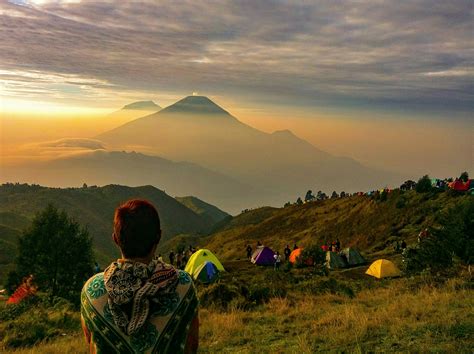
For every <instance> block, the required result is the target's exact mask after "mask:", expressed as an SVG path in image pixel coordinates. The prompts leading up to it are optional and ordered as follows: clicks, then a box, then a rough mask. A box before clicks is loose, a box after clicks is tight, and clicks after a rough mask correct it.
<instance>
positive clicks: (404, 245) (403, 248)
mask: <svg viewBox="0 0 474 354" xmlns="http://www.w3.org/2000/svg"><path fill="white" fill-rule="evenodd" d="M401 248H402V251H403V250H405V248H407V243H406V242H405V240H403V241H402V245H401Z"/></svg>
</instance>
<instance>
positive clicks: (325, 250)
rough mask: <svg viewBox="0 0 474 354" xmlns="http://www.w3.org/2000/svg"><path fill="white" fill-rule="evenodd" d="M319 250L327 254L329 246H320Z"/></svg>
mask: <svg viewBox="0 0 474 354" xmlns="http://www.w3.org/2000/svg"><path fill="white" fill-rule="evenodd" d="M321 249H322V250H323V251H324V252H327V251H329V246H328V245H326V244H324V245H322V246H321Z"/></svg>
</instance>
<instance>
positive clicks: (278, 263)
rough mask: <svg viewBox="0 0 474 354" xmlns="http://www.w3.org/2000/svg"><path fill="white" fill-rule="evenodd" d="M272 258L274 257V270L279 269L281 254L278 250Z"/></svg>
mask: <svg viewBox="0 0 474 354" xmlns="http://www.w3.org/2000/svg"><path fill="white" fill-rule="evenodd" d="M273 258H275V265H274V266H275V268H274V269H275V270H279V269H280V264H281V256H280V252H278V251H277V253H276V254H275V255H274V256H273Z"/></svg>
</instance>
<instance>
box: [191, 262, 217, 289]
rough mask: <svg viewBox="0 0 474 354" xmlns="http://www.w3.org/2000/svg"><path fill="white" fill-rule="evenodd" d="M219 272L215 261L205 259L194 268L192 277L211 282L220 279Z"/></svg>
mask: <svg viewBox="0 0 474 354" xmlns="http://www.w3.org/2000/svg"><path fill="white" fill-rule="evenodd" d="M219 273H220V272H219V270H218V269H217V267H216V266H215V264H214V263H212V262H210V261H205V262H204V263H202V264H201V265H200V266H199V267H197V268H196V269H195V270H194V272H193V274H192V277H193V279H194V280H197V281H200V282H201V283H204V284H210V283H214V282H215V281H216V280H217V279H219Z"/></svg>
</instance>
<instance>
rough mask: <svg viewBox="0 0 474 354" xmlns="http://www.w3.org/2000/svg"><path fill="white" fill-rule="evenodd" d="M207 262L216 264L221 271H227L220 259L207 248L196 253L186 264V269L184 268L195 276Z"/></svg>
mask: <svg viewBox="0 0 474 354" xmlns="http://www.w3.org/2000/svg"><path fill="white" fill-rule="evenodd" d="M206 261H209V262H212V263H214V265H215V266H216V268H217V269H218V270H219V271H221V272H223V271H225V269H224V267H223V266H222V264H221V262H220V261H219V259H218V258H217V257H216V256H215V255H214V254H213V253H212V252H211V251H209V250H207V249H205V248H203V249H200V250H199V251H196V252H194V253H193V255H192V256H191V257H189V261H188V263H187V264H186V268H184V270H185V271H186V272H188V273H189V274H191V275H192V274H194V271H195V270H196V269H197V268H198V267H199V266H200V265H201V264H203V263H205V262H206Z"/></svg>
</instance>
